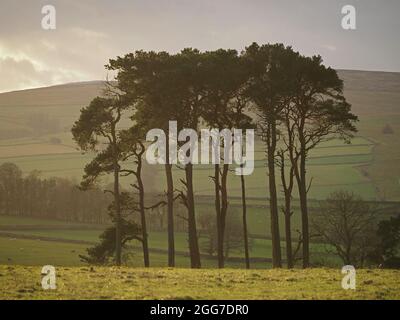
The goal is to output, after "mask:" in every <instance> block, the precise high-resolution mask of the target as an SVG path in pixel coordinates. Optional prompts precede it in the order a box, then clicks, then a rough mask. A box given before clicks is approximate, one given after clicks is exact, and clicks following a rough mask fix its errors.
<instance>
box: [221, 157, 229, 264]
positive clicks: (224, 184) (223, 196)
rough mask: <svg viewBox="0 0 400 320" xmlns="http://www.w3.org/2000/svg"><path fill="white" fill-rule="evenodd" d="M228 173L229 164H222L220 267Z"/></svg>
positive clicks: (226, 210)
mask: <svg viewBox="0 0 400 320" xmlns="http://www.w3.org/2000/svg"><path fill="white" fill-rule="evenodd" d="M228 173H229V164H224V165H223V169H222V176H221V224H220V226H221V230H220V231H221V236H220V237H221V240H222V268H223V267H224V265H225V261H224V260H225V255H224V249H223V248H224V241H225V227H226V215H227V213H228V189H227V182H228Z"/></svg>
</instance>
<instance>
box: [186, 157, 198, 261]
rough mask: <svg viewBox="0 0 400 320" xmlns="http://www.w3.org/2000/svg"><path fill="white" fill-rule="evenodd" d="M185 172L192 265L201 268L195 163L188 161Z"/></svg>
mask: <svg viewBox="0 0 400 320" xmlns="http://www.w3.org/2000/svg"><path fill="white" fill-rule="evenodd" d="M185 174H186V189H187V193H186V197H187V205H188V229H189V251H190V265H191V267H192V268H201V262H200V250H199V243H198V238H197V227H196V213H195V206H194V191H193V164H191V163H188V164H187V165H186V166H185Z"/></svg>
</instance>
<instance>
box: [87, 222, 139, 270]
mask: <svg viewBox="0 0 400 320" xmlns="http://www.w3.org/2000/svg"><path fill="white" fill-rule="evenodd" d="M120 227H121V242H122V249H126V247H127V242H128V241H130V240H139V241H141V238H140V232H141V230H140V227H139V226H138V225H137V224H136V223H135V222H132V221H127V220H125V219H121V225H120ZM99 238H100V243H99V244H97V245H95V246H93V247H91V248H88V249H86V251H87V255H86V256H84V255H79V257H80V259H81V261H83V262H86V263H89V264H107V263H109V262H113V260H114V258H115V248H116V246H115V239H116V229H115V226H112V227H109V228H107V229H106V230H105V231H104V232H103V233H102V234H101V235H100V236H99Z"/></svg>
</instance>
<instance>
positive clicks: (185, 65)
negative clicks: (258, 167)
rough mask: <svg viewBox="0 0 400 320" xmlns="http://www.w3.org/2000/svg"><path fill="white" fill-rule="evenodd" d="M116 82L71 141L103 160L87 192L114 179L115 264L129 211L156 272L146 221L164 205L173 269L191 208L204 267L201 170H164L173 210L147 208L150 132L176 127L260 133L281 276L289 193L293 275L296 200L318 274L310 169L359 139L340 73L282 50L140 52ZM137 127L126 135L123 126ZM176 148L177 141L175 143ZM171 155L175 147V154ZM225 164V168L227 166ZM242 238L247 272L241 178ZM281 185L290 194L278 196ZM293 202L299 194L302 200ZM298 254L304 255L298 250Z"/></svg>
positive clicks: (220, 244)
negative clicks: (331, 150)
mask: <svg viewBox="0 0 400 320" xmlns="http://www.w3.org/2000/svg"><path fill="white" fill-rule="evenodd" d="M106 67H107V69H108V70H112V71H113V72H116V74H117V75H116V81H115V82H112V83H109V85H108V87H107V90H106V92H105V94H104V96H102V97H97V98H95V99H94V100H93V101H92V102H91V103H90V105H89V106H87V107H85V108H83V109H82V110H81V115H80V118H79V120H78V121H76V123H75V124H74V127H73V129H72V133H73V136H74V139H75V141H76V142H77V144H78V145H79V146H80V148H81V149H82V150H84V151H91V152H95V153H96V156H95V158H94V159H93V160H92V162H90V163H89V164H88V165H87V166H86V168H85V176H84V179H83V181H82V186H83V187H85V188H89V187H90V186H91V185H93V184H94V183H95V182H96V180H97V178H98V177H100V176H102V175H103V174H109V175H112V177H113V188H111V189H110V190H107V191H108V192H109V193H110V194H112V195H113V221H114V225H115V232H114V233H113V234H115V263H116V264H117V265H120V264H121V250H122V249H121V248H122V242H123V239H122V238H123V235H122V231H121V230H122V226H123V225H124V224H125V223H126V220H125V219H126V217H124V216H123V214H122V212H123V207H124V205H126V203H127V202H130V203H131V205H133V206H134V210H135V211H136V212H138V213H139V216H140V230H141V234H140V240H141V242H142V244H143V253H144V264H145V266H149V265H150V260H149V254H148V234H147V227H146V223H147V221H146V212H147V211H148V209H149V208H154V207H157V206H160V205H165V206H166V208H167V222H168V227H167V230H168V265H169V266H170V267H173V266H175V244H174V224H175V222H174V202H176V201H179V202H181V203H182V204H183V205H184V206H185V208H186V215H185V217H184V218H185V221H186V222H187V231H188V243H189V253H190V261H191V266H192V268H200V267H201V259H200V250H199V241H198V227H197V224H196V205H195V196H194V195H195V183H194V181H193V180H194V179H193V164H192V163H190V162H189V163H188V164H186V165H183V166H182V170H184V178H183V179H181V180H180V181H179V182H177V181H176V179H174V176H173V170H172V166H173V165H172V164H169V159H168V156H169V155H168V152H167V159H166V160H167V164H165V165H164V169H165V176H166V186H165V190H166V193H165V200H161V201H160V202H159V203H156V204H148V203H146V201H145V193H146V186H145V184H144V183H143V177H142V168H143V161H145V160H144V154H145V151H146V141H145V137H146V132H147V131H149V130H150V129H153V128H160V129H163V130H164V132H166V134H167V135H168V124H169V121H171V120H175V121H177V123H178V130H181V129H183V128H189V129H193V130H195V131H197V132H198V131H200V129H201V128H218V129H219V130H223V129H231V130H232V129H233V128H237V129H247V128H256V132H257V133H258V134H259V136H260V137H261V139H262V141H263V142H264V146H265V152H266V159H267V170H266V179H267V184H268V188H267V189H266V195H267V198H268V201H269V203H268V207H269V208H268V212H266V215H265V216H266V219H267V218H268V217H269V218H270V219H271V223H270V225H271V236H272V260H273V267H282V253H281V237H280V232H279V230H280V229H279V219H278V217H279V214H280V211H281V208H280V207H279V204H278V194H279V192H280V191H282V193H283V196H284V199H285V201H284V205H283V208H282V211H283V214H284V215H285V240H286V259H287V263H288V267H293V265H294V252H293V251H294V250H292V236H291V225H290V221H291V216H292V214H293V212H292V209H291V201H292V197H294V196H296V197H298V199H299V201H300V207H301V212H300V214H301V221H302V228H301V236H300V239H299V243H298V244H299V246H300V247H301V250H300V251H301V252H302V257H301V259H302V264H303V267H304V268H306V267H309V265H310V250H309V238H310V235H309V222H308V206H307V192H308V190H309V188H310V186H311V183H310V182H311V181H310V180H311V179H308V177H307V170H306V161H307V156H308V154H309V152H310V150H311V149H313V148H315V147H316V146H317V145H318V144H319V143H321V142H322V141H324V140H326V139H331V138H334V137H335V138H341V139H345V140H347V139H349V138H351V136H352V133H353V132H355V131H356V128H355V125H354V124H355V122H356V121H357V117H356V116H355V115H354V114H352V113H351V106H350V105H349V104H348V103H347V102H346V99H345V98H344V96H343V82H342V80H340V79H339V78H338V75H337V73H336V71H335V70H333V69H331V68H328V67H325V66H324V65H323V63H322V59H321V57H320V56H312V57H306V56H303V55H301V54H299V53H298V52H295V51H294V50H293V49H292V48H291V47H285V46H284V45H282V44H266V45H261V46H260V45H258V44H256V43H253V44H252V45H250V46H249V47H247V48H245V50H243V52H241V53H238V52H237V51H236V50H224V49H219V50H216V51H206V52H201V51H199V50H196V49H191V48H189V49H184V50H182V51H181V52H179V53H177V54H169V53H167V52H153V51H150V52H145V51H136V52H135V53H130V54H127V55H125V56H123V57H117V58H116V59H112V60H110V62H109V64H108V65H107V66H106ZM127 118H128V119H130V121H129V122H130V125H129V126H127V125H126V121H124V119H127ZM167 143H168V139H167ZM166 148H167V150H168V145H167V146H166ZM222 160H223V159H222ZM230 169H231V168H230V167H229V164H226V163H223V164H215V165H214V170H213V175H212V176H211V177H210V183H212V184H213V185H214V190H215V219H216V220H215V221H216V229H217V255H218V265H219V267H220V268H223V267H224V259H225V254H224V240H225V229H226V221H227V213H228V207H229V202H228V193H229V190H228V184H229V172H230ZM122 176H128V177H131V179H132V184H131V185H132V188H133V190H134V191H135V196H134V197H132V199H130V200H128V199H127V198H126V195H125V194H124V193H123V192H121V188H120V179H121V177H122ZM241 185H242V208H243V215H242V218H243V220H242V221H243V230H244V235H245V241H244V244H245V255H246V266H247V267H249V265H250V264H249V252H248V242H247V217H246V196H247V194H246V187H245V177H244V176H242V179H241ZM279 185H282V190H279ZM294 192H296V193H297V194H296V195H294ZM296 251H297V250H296Z"/></svg>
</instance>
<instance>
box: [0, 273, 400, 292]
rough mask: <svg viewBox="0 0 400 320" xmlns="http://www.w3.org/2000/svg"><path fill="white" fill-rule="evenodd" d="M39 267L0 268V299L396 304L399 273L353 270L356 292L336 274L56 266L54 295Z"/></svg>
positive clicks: (399, 286)
mask: <svg viewBox="0 0 400 320" xmlns="http://www.w3.org/2000/svg"><path fill="white" fill-rule="evenodd" d="M40 271H41V268H39V267H26V266H25V267H24V266H0V288H2V290H1V291H0V299H167V300H174V299H400V282H399V281H398V280H399V277H400V271H394V270H357V274H356V290H344V289H342V287H341V281H342V277H343V275H342V274H341V272H340V269H309V270H234V269H225V270H217V269H214V270H193V269H167V268H162V269H160V268H150V269H143V268H125V267H122V268H116V267H91V268H88V267H73V268H70V267H60V268H56V285H57V289H56V290H43V289H42V287H41V284H40V283H41V275H40Z"/></svg>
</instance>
